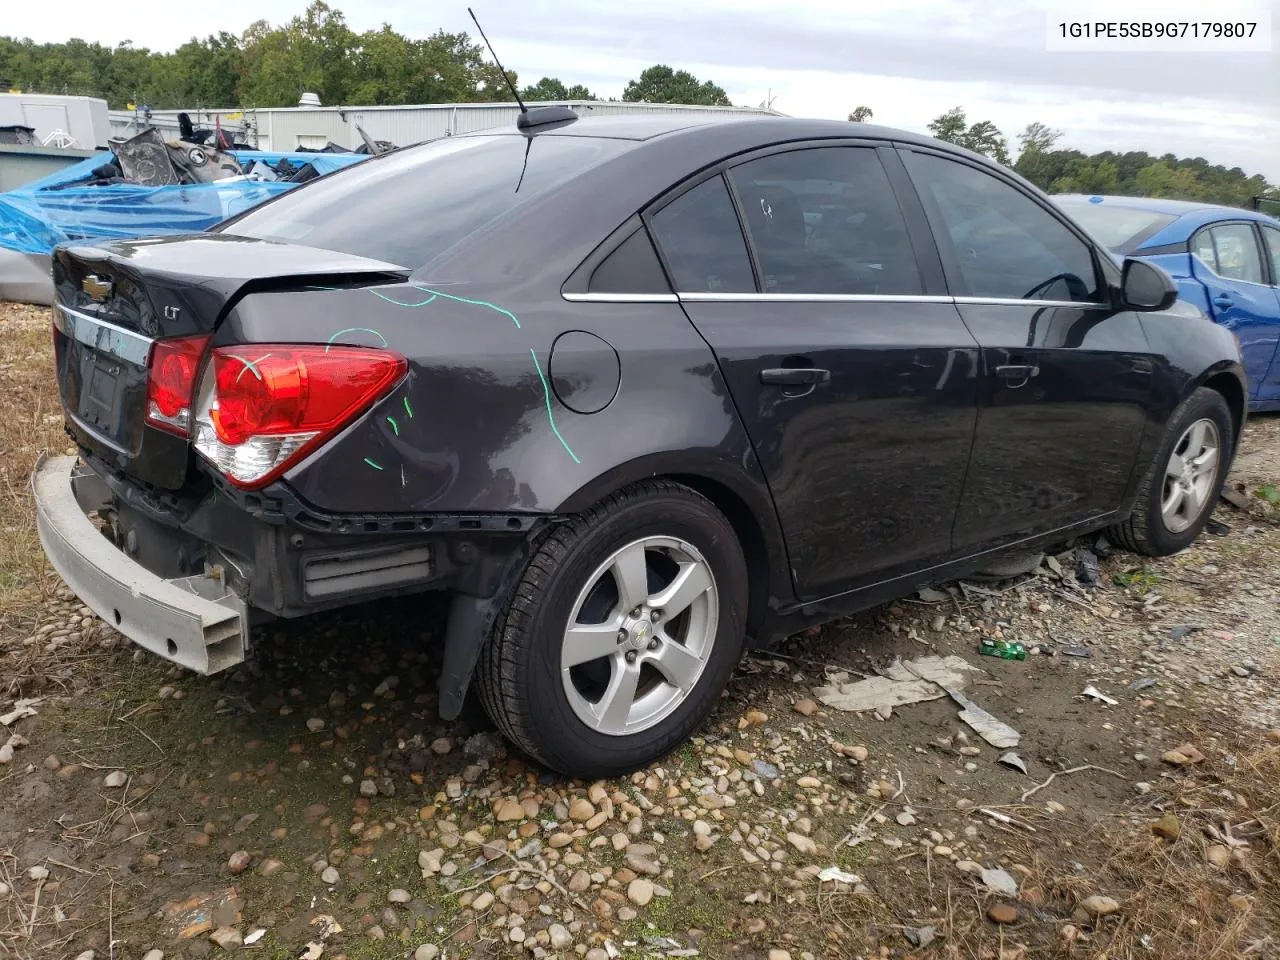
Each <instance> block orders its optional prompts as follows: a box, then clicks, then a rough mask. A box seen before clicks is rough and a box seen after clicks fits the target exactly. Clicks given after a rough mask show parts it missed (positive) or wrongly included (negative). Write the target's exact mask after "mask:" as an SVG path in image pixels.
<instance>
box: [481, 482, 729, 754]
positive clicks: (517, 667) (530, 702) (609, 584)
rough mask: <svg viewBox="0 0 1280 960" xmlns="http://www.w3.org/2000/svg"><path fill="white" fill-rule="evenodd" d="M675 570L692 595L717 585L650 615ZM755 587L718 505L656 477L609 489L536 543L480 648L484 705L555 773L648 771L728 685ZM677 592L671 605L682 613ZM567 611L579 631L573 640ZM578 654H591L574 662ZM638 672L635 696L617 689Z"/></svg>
mask: <svg viewBox="0 0 1280 960" xmlns="http://www.w3.org/2000/svg"><path fill="white" fill-rule="evenodd" d="M637 550H639V554H638V556H639V557H640V558H641V560H642V561H643V569H644V572H645V576H644V579H645V580H646V581H647V582H645V583H644V585H643V593H644V596H645V600H644V602H643V603H642V604H641V605H640V606H639V607H631V606H630V601H632V600H634V598H635V597H636V596H638V595H639V594H640V592H641V590H640V580H639V579H638V570H639V569H641V568H640V567H637V565H636V564H637V559H636V558H637ZM677 564H679V565H678V566H677ZM699 564H701V566H700V565H699ZM615 569H618V570H623V569H625V570H628V571H630V572H631V574H632V575H631V577H629V578H627V577H625V576H623V575H622V574H621V573H619V574H617V575H615V574H614V573H613V570H615ZM602 571H603V573H602ZM669 575H674V576H678V577H681V578H682V579H681V584H682V586H683V588H684V593H685V594H686V595H689V594H693V593H694V592H695V591H698V590H699V588H700V587H701V585H702V584H703V583H706V582H707V581H709V582H710V585H709V587H703V588H702V589H701V592H699V593H697V594H696V596H695V597H694V598H693V600H692V601H691V602H689V603H688V604H687V605H686V606H684V607H683V608H681V609H680V610H678V611H677V612H675V613H673V614H672V615H671V616H670V617H666V616H665V613H666V611H664V610H661V609H659V610H658V614H657V615H651V614H650V612H649V611H650V607H651V605H650V603H649V601H650V600H656V601H662V600H664V597H663V593H664V591H667V590H668V587H669V586H670V584H669V583H668V576H669ZM624 580H629V582H630V586H629V587H626V586H624V585H623V582H624ZM747 585H748V581H747V567H746V561H745V559H744V558H743V555H742V548H741V546H740V544H739V543H738V538H737V536H736V535H735V533H734V530H733V527H732V526H731V525H730V524H729V521H728V520H726V519H725V517H724V516H723V514H721V513H720V511H719V510H717V509H716V508H715V506H714V505H713V504H712V503H711V502H710V501H709V500H707V499H706V498H704V497H702V496H701V495H699V494H697V493H695V492H694V491H692V490H690V489H688V488H687V487H683V486H680V485H679V484H676V483H672V482H669V481H661V480H654V481H645V482H643V483H640V484H637V485H636V486H634V487H630V488H628V489H626V490H624V491H622V492H620V493H617V494H614V495H612V496H610V497H609V498H607V499H606V500H604V501H602V502H601V503H599V504H598V505H596V506H595V507H592V508H591V509H590V510H587V511H586V512H584V513H582V514H579V515H577V516H575V517H573V518H571V519H569V520H567V521H565V522H563V523H561V524H558V525H557V526H556V527H555V528H553V530H552V531H551V532H550V533H549V534H548V535H547V536H546V538H545V539H544V540H543V541H542V543H541V544H540V545H539V546H538V547H537V549H536V550H535V552H534V555H533V556H532V558H531V559H530V561H529V564H528V566H527V567H526V568H525V571H524V575H523V577H522V578H521V580H520V581H519V583H518V584H517V586H516V588H515V590H514V591H513V593H512V595H511V600H510V602H509V604H508V606H507V609H506V610H505V611H504V612H503V613H502V614H501V615H500V616H499V618H498V620H497V622H496V623H495V625H494V629H493V633H492V634H491V635H490V637H489V639H488V642H487V643H486V645H485V648H484V649H483V651H482V652H481V655H480V662H479V664H478V665H477V674H478V675H477V686H478V688H479V692H480V699H481V702H482V703H483V704H484V707H485V710H486V711H487V712H488V714H489V716H490V717H491V718H492V719H493V721H494V723H495V724H496V725H497V726H498V728H499V729H500V730H501V731H502V733H503V734H504V735H505V736H506V737H507V738H508V739H509V740H511V741H512V742H513V743H515V744H516V745H517V746H518V747H520V749H522V750H523V751H524V752H525V753H527V754H529V755H530V756H531V757H533V758H535V759H537V760H538V761H540V762H541V763H543V764H545V765H546V766H547V767H550V768H551V769H553V770H556V771H558V772H560V773H563V774H567V775H569V776H573V777H580V778H583V779H592V778H597V777H606V776H616V775H618V774H622V773H628V772H630V771H632V770H635V769H637V768H640V767H643V766H645V765H646V764H649V763H651V762H652V761H654V760H656V759H658V758H660V757H663V756H665V755H666V754H667V753H669V752H670V751H671V750H672V749H673V748H675V747H677V746H678V745H679V744H681V743H683V742H684V740H685V739H687V738H688V737H689V735H690V734H691V733H692V732H693V731H694V730H695V729H696V728H697V727H698V726H699V725H700V724H701V723H702V722H703V720H705V719H706V717H707V715H708V714H709V713H710V712H711V709H712V707H713V706H714V705H715V702H716V700H717V699H718V698H719V696H720V694H721V693H722V692H723V690H724V688H725V685H726V684H727V683H728V681H729V675H730V674H731V673H732V672H733V669H734V667H735V666H736V665H737V663H738V660H739V658H740V657H741V654H742V647H743V639H744V635H745V631H746V624H745V619H744V617H745V611H746V609H747ZM655 588H657V589H656V590H655ZM624 591H625V593H624ZM679 597H680V595H679V594H678V593H676V592H668V595H667V597H666V598H665V599H666V600H667V601H668V602H669V603H670V604H671V606H672V607H676V606H678V605H679V604H680V603H683V602H684V601H683V599H682V598H679ZM657 605H658V604H657V603H655V604H653V605H652V606H655V607H656V606H657ZM624 607H627V609H624ZM636 610H640V611H642V612H641V614H640V616H639V617H633V616H632V614H633V613H635V612H636ZM651 616H652V619H650V617H651ZM571 617H572V624H573V625H574V626H577V627H578V628H579V629H577V630H574V631H572V636H569V635H570V633H571V631H570V629H569V628H570V625H571V619H570V618H571ZM646 623H647V624H648V626H645V624H646ZM583 627H586V629H582V628H583ZM592 627H594V630H591V628H592ZM624 635H625V638H626V639H625V640H624V639H622V637H623V636H624ZM675 647H679V648H681V649H679V650H676V649H674V648H675ZM597 652H599V653H600V654H601V655H599V656H598V657H597V656H596V655H597ZM581 657H588V658H589V659H587V660H582V661H581V662H579V663H577V664H576V665H575V664H573V663H571V662H569V661H576V660H580V658H581ZM628 657H631V658H632V659H631V660H628V659H627V658H628ZM694 661H697V664H700V666H699V665H697V664H695V663H694ZM671 676H674V677H677V678H678V679H680V681H681V685H680V686H677V685H676V684H675V683H673V682H672V680H671V679H670V677H671ZM632 677H636V678H637V683H638V686H637V687H636V693H635V695H633V696H632V698H631V700H630V701H628V700H627V699H626V696H627V695H626V691H625V688H621V687H619V684H621V683H622V682H623V681H629V680H630V679H631V678H632ZM615 688H617V689H621V690H622V692H621V693H620V694H617V695H615V696H612V697H610V692H611V691H613V690H615ZM597 695H598V700H595V701H593V699H592V698H593V697H595V696H597ZM627 703H630V704H631V705H630V706H626V704H627ZM610 707H612V709H609V708H610Z"/></svg>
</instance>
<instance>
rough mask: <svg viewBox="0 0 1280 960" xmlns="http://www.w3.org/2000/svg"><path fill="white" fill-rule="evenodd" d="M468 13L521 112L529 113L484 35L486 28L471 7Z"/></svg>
mask: <svg viewBox="0 0 1280 960" xmlns="http://www.w3.org/2000/svg"><path fill="white" fill-rule="evenodd" d="M467 13H468V15H470V17H471V22H472V23H474V24H475V25H476V29H477V30H479V31H480V39H481V40H483V41H484V45H485V46H486V47H488V48H489V55H490V56H491V57H493V62H494V63H496V64H497V65H498V70H499V72H500V73H501V74H502V79H503V80H505V81H506V82H507V89H509V90H510V91H511V95H512V96H513V97H515V98H516V103H518V104H520V112H521V113H528V112H529V108H528V107H526V106H525V105H524V101H523V100H521V99H520V94H519V92H518V91H517V90H516V85H515V84H514V83H512V82H511V77H510V76H509V75H508V74H507V71H506V70H505V69H503V66H502V61H501V60H499V59H498V55H497V54H496V53H494V51H493V44H492V43H490V42H489V38H488V37H486V36H485V35H484V27H482V26H480V21H479V20H477V19H476V15H475V13H473V12H472V10H471V8H470V7H467Z"/></svg>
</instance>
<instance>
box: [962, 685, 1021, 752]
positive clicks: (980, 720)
mask: <svg viewBox="0 0 1280 960" xmlns="http://www.w3.org/2000/svg"><path fill="white" fill-rule="evenodd" d="M947 695H948V696H949V697H951V699H952V700H954V701H955V702H956V703H958V704H960V706H961V707H963V708H964V709H963V710H961V711H960V719H961V720H963V721H964V722H965V723H967V724H968V725H969V726H970V727H971V728H972V729H973V730H974V731H976V732H977V734H978V736H980V737H982V739H983V740H985V741H987V743H989V744H991V746H993V747H1016V746H1017V745H1018V743H1019V741H1021V740H1022V734H1020V733H1019V732H1018V731H1017V730H1015V729H1013V727H1011V726H1009V725H1008V724H1007V723H1005V722H1004V721H1003V720H998V719H996V718H995V717H993V716H992V715H991V714H989V713H987V711H985V710H983V709H982V708H981V707H980V706H978V705H977V704H976V703H974V702H973V701H972V700H970V699H968V698H967V697H966V696H964V694H962V693H960V691H958V690H955V689H953V688H951V687H948V688H947Z"/></svg>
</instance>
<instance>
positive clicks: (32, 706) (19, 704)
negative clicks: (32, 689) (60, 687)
mask: <svg viewBox="0 0 1280 960" xmlns="http://www.w3.org/2000/svg"><path fill="white" fill-rule="evenodd" d="M43 702H44V697H33V698H29V699H26V700H17V701H15V702H14V704H13V709H12V710H10V711H9V712H8V713H6V714H4V715H2V716H0V724H3V725H4V726H6V727H11V726H13V725H14V724H15V723H17V722H18V721H19V720H25V719H26V718H27V717H34V716H35V715H36V707H37V706H39V705H40V704H41V703H43Z"/></svg>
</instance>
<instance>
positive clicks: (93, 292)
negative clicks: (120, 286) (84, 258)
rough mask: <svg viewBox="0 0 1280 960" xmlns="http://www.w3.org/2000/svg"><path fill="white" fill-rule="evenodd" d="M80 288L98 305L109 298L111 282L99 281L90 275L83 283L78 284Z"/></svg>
mask: <svg viewBox="0 0 1280 960" xmlns="http://www.w3.org/2000/svg"><path fill="white" fill-rule="evenodd" d="M80 288H81V289H82V290H84V292H85V293H87V294H88V295H89V297H90V298H91V299H93V300H97V301H98V302H99V303H101V302H102V301H103V300H106V299H107V297H109V296H111V281H110V280H99V279H98V278H97V277H96V276H94V275H93V274H92V273H91V274H89V276H87V277H85V278H84V281H83V282H82V283H81V284H80Z"/></svg>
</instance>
